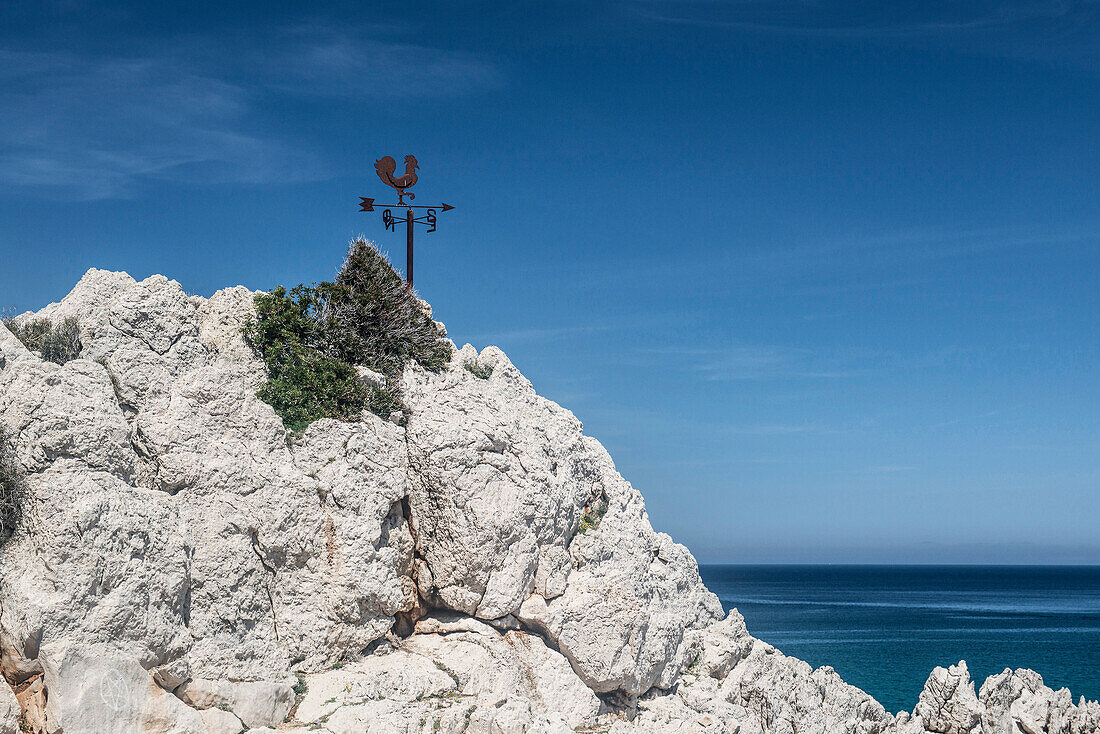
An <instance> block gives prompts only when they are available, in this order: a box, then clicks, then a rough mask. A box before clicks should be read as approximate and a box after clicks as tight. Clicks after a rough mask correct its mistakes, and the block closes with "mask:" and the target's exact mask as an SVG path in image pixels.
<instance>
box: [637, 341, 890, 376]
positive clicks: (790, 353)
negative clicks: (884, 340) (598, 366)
mask: <svg viewBox="0 0 1100 734" xmlns="http://www.w3.org/2000/svg"><path fill="white" fill-rule="evenodd" d="M645 353H646V354H651V355H655V356H661V355H663V356H666V357H674V358H675V359H676V360H677V361H678V362H683V363H685V364H687V365H689V366H690V369H691V370H692V371H694V372H696V373H697V374H698V376H699V377H701V378H702V379H704V380H776V379H815V380H835V379H844V378H853V377H862V376H866V375H869V374H872V373H874V372H875V371H877V370H879V369H880V367H881V363H882V361H883V360H884V358H885V356H886V355H882V354H871V353H859V352H850V353H843V352H834V353H823V352H819V351H816V350H813V349H805V348H797V347H786V346H775V345H766V344H731V345H728V346H725V347H718V348H696V347H686V348H664V349H653V350H645Z"/></svg>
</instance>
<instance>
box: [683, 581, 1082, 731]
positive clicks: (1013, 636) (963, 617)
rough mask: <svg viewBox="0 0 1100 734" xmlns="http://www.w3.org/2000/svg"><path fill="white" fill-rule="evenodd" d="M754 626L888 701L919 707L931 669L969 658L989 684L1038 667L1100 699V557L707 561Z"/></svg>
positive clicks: (1051, 681) (726, 596)
mask: <svg viewBox="0 0 1100 734" xmlns="http://www.w3.org/2000/svg"><path fill="white" fill-rule="evenodd" d="M700 571H701V573H702V576H703V580H704V581H705V582H706V584H707V586H708V587H709V588H710V590H711V591H713V592H714V593H715V594H717V595H718V598H719V599H721V600H722V606H723V607H725V609H726V610H727V611H728V610H730V609H732V608H737V609H738V610H739V611H740V612H741V614H743V615H744V617H745V622H746V624H747V625H748V628H749V632H750V633H751V634H752V635H753V636H754V637H757V638H759V639H762V640H764V641H766V642H769V643H771V644H773V645H775V646H776V647H777V648H779V649H780V650H781V651H782V652H784V653H786V654H787V655H792V656H794V657H797V658H801V659H803V660H805V661H807V662H808V663H810V664H811V665H813V666H814V667H818V666H822V665H830V666H832V667H833V668H835V669H836V671H837V672H838V673H839V674H840V675H841V677H842V678H844V680H846V681H848V682H849V683H851V684H852V685H854V686H857V687H859V688H862V689H863V690H864V691H866V692H867V693H869V694H871V695H872V696H874V697H875V698H876V699H878V701H879V702H880V703H882V705H883V706H885V707H886V709H887V711H890V712H891V713H896V712H898V711H902V710H905V711H911V710H912V709H913V706H914V705H915V704H916V702H917V696H918V695H919V694H920V692H921V689H922V688H923V687H924V682H925V680H926V679H927V678H928V674H929V673H930V672H931V671H932V669H933V668H934V667H936V666H937V665H942V666H944V667H946V666H948V665H952V664H954V663H957V662H958V661H959V660H966V662H967V665H968V666H969V668H970V673H971V677H972V678H973V679H974V680H975V681H976V682H977V684H978V685H979V686H980V685H981V682H982V681H984V680H985V678H986V676H988V675H992V674H994V673H999V672H1001V671H1002V670H1004V669H1005V668H1031V669H1033V670H1036V671H1038V672H1039V674H1041V675H1042V676H1043V681H1044V682H1045V683H1046V684H1047V685H1048V686H1050V687H1051V688H1054V689H1055V690H1057V689H1058V688H1061V687H1063V686H1064V687H1067V688H1069V689H1070V690H1071V691H1072V692H1073V698H1074V702H1076V701H1077V700H1078V699H1079V697H1080V696H1082V695H1083V696H1085V698H1087V699H1100V566H1057V567H1056V566H832V565H828V566H822V565H815V566H783V565H768V566H746V565H703V566H701V567H700Z"/></svg>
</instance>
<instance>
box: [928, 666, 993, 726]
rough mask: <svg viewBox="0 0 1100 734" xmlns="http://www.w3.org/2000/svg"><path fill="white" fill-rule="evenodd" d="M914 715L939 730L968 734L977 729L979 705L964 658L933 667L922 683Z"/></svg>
mask: <svg viewBox="0 0 1100 734" xmlns="http://www.w3.org/2000/svg"><path fill="white" fill-rule="evenodd" d="M913 716H914V717H918V716H919V717H920V719H921V721H922V722H923V723H924V728H925V729H926V730H928V731H933V732H938V733H939V734H968V733H969V732H977V731H980V730H981V707H980V705H979V704H978V696H977V695H976V694H975V693H974V684H973V683H972V682H971V680H970V671H969V670H968V669H967V667H966V662H965V661H960V662H959V664H958V665H952V666H951V667H950V668H936V669H935V670H933V671H932V674H931V675H930V676H929V677H928V682H926V683H925V684H924V690H922V691H921V693H920V698H919V699H918V701H917V707H916V708H915V709H914V710H913Z"/></svg>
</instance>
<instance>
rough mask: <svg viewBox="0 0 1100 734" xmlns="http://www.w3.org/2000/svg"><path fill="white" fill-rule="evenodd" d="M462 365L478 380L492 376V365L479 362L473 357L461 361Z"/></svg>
mask: <svg viewBox="0 0 1100 734" xmlns="http://www.w3.org/2000/svg"><path fill="white" fill-rule="evenodd" d="M462 366H463V367H465V368H466V371H467V372H469V373H470V374H471V375H473V376H474V377H476V378H478V379H480V380H488V379H489V378H490V377H492V376H493V367H492V365H487V364H481V363H480V362H478V361H477V360H474V359H467V360H466V361H465V362H463V363H462Z"/></svg>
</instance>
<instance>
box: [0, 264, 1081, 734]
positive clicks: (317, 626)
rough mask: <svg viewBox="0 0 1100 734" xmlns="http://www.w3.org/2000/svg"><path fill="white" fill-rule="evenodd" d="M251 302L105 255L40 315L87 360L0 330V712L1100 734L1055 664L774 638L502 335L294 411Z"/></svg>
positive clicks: (569, 726)
mask: <svg viewBox="0 0 1100 734" xmlns="http://www.w3.org/2000/svg"><path fill="white" fill-rule="evenodd" d="M252 296H253V294H252V293H251V292H249V291H248V290H246V289H244V288H241V287H237V288H231V289H227V290H223V291H220V292H218V293H216V294H215V295H214V296H213V297H211V298H209V299H204V298H200V297H195V296H187V295H186V294H185V293H184V292H183V290H182V289H181V288H180V286H179V284H178V283H176V282H174V281H170V280H168V279H167V278H164V277H162V276H154V277H151V278H148V279H146V280H144V281H141V282H135V281H134V280H133V279H132V278H131V277H130V276H128V275H126V274H125V273H112V272H105V271H98V270H92V271H89V272H88V273H87V274H86V275H85V276H84V278H83V279H82V280H81V281H80V283H79V284H78V285H77V286H76V287H75V288H74V289H73V291H72V292H71V293H70V294H69V295H68V296H67V297H66V298H65V299H63V300H62V301H61V302H60V303H56V304H51V305H50V306H47V307H46V308H45V309H43V310H42V311H40V312H39V313H38V314H37V317H45V318H48V319H50V320H52V321H54V322H57V321H59V320H61V319H63V318H66V317H73V318H75V319H76V320H77V321H78V323H79V326H80V341H81V344H82V350H81V352H80V355H79V358H78V359H75V360H73V361H70V362H68V363H66V364H64V365H58V364H54V363H52V362H48V361H44V360H43V359H41V358H40V357H39V355H37V354H35V353H32V352H30V351H28V350H27V348H26V347H24V345H23V344H22V343H21V342H20V341H19V340H18V339H17V338H16V337H15V336H14V335H13V334H12V333H11V332H10V331H9V330H8V329H6V328H4V327H2V326H0V426H2V427H3V428H4V429H5V432H6V434H7V436H8V437H9V439H10V440H13V441H14V452H15V456H16V459H17V463H18V466H19V469H20V471H21V473H22V474H23V475H24V476H25V483H26V486H27V488H28V490H29V491H30V493H31V496H32V501H31V503H30V506H29V507H28V511H27V513H26V515H27V516H26V520H25V522H24V523H23V525H22V526H21V527H20V528H19V529H18V530H17V532H16V534H15V535H14V536H13V537H12V538H11V539H10V540H9V541H7V542H6V543H5V544H4V545H3V546H2V548H0V668H2V671H3V675H4V678H5V680H6V681H7V685H3V684H2V683H0V734H9V733H13V732H16V731H17V730H18V727H20V726H22V727H23V731H29V732H36V733H37V732H49V733H50V734H59V733H63V734H112V733H119V734H121V733H123V732H158V733H163V734H168V733H171V734H204V733H209V734H222V733H225V734H230V733H232V734H236V733H237V732H241V731H246V730H253V731H270V730H271V729H275V730H278V731H287V732H307V731H310V732H313V731H320V732H330V733H332V734H337V733H344V732H346V733H348V734H351V733H355V734H361V733H362V732H369V733H371V734H382V733H385V734H390V733H402V734H413V733H416V734H429V733H434V732H444V733H449V734H458V733H460V732H467V733H469V734H490V733H491V734H497V733H500V734H506V733H507V734H511V733H513V732H514V733H516V734H518V733H520V732H528V733H531V734H535V733H551V732H553V733H556V732H562V733H564V732H578V731H580V732H613V733H614V734H626V733H628V732H684V733H687V732H699V733H703V732H730V733H732V732H741V733H742V734H752V733H755V732H776V733H779V734H796V733H797V734H813V733H817V732H821V733H825V732H828V733H830V734H831V733H833V732H838V733H839V732H859V733H861V734H872V733H877V732H899V733H911V734H918V733H920V732H941V733H942V734H963V733H969V732H983V733H988V734H1017V733H1018V732H1026V733H1027V734H1038V732H1047V733H1049V734H1055V733H1057V734H1085V733H1087V732H1098V731H1100V705H1097V703H1095V702H1089V703H1086V702H1085V701H1083V700H1082V701H1079V702H1076V703H1075V702H1074V701H1073V700H1071V698H1070V694H1069V692H1068V691H1065V690H1061V691H1057V692H1055V691H1052V690H1050V689H1049V688H1047V687H1045V686H1044V685H1043V683H1042V679H1041V678H1040V677H1039V676H1038V675H1036V674H1035V673H1033V672H1031V671H1026V670H1019V671H1015V672H1013V671H1007V670H1006V671H1005V672H1004V673H1003V674H1001V675H998V676H994V677H992V678H990V679H989V680H987V681H986V682H985V684H984V685H982V686H981V689H980V691H978V692H976V691H975V688H974V684H973V683H972V682H971V681H970V678H969V674H968V672H967V670H966V667H965V665H960V666H953V667H952V668H951V669H948V670H944V669H937V670H936V671H934V672H933V674H932V676H931V677H930V678H929V681H928V683H927V685H926V687H925V690H924V692H923V693H922V694H921V696H920V700H919V702H915V703H916V707H915V709H914V711H913V712H912V713H911V714H906V713H903V714H900V715H898V716H894V715H891V714H890V713H888V712H886V711H885V710H884V709H883V708H882V706H880V705H879V704H878V703H877V702H875V701H874V700H873V699H872V698H870V697H869V696H867V695H866V694H864V693H863V692H862V691H860V690H858V689H856V688H854V687H852V686H849V685H847V684H846V683H844V682H843V681H842V680H841V679H840V678H839V676H837V674H836V673H835V672H833V671H832V670H831V669H829V668H821V669H818V670H812V669H811V668H810V667H809V666H808V665H807V664H806V663H803V662H801V661H799V660H795V659H793V658H789V657H786V656H784V655H783V654H782V653H780V652H779V651H777V650H776V649H775V648H773V647H771V646H770V645H768V644H766V643H764V642H761V641H760V640H756V639H754V638H752V637H751V636H750V635H749V633H748V632H747V630H746V627H745V623H744V621H743V620H742V618H741V616H740V615H739V614H737V612H731V613H730V614H729V615H728V616H725V615H723V612H722V608H721V606H720V604H719V603H718V599H717V597H715V596H714V595H713V594H711V593H710V592H709V591H708V590H707V589H706V588H705V587H704V586H703V584H702V582H701V580H700V578H699V573H698V567H697V565H696V562H695V559H694V558H693V557H692V556H691V554H690V553H689V552H688V551H687V549H685V548H684V547H683V546H680V545H677V544H676V543H675V542H673V541H672V540H671V539H670V538H669V537H668V536H667V535H664V534H661V533H656V532H654V530H653V529H652V527H651V526H650V523H649V520H648V518H647V516H646V511H645V506H644V502H643V500H642V497H641V495H640V494H639V493H638V492H637V491H636V490H635V489H633V488H632V487H631V486H630V484H629V483H627V482H626V481H625V480H624V479H623V478H622V477H621V476H620V475H619V474H618V473H617V472H616V470H615V467H614V464H613V463H612V461H611V458H610V457H609V456H608V454H607V452H606V451H604V449H603V447H602V446H600V444H599V443H598V442H596V441H595V440H594V439H592V438H589V437H586V436H585V435H584V434H583V432H582V428H581V424H580V423H579V422H578V421H577V419H576V418H575V417H574V416H573V415H572V413H570V412H569V411H567V410H565V409H563V408H561V407H559V406H557V405H555V404H554V403H552V402H550V401H548V400H545V399H543V398H541V397H539V396H538V395H536V394H535V392H534V390H533V389H532V387H531V385H530V383H529V382H528V381H527V380H526V379H525V378H524V377H523V375H521V374H520V373H519V372H518V370H516V368H515V367H514V366H513V365H512V364H511V363H510V362H509V361H508V358H507V357H506V356H505V355H504V354H503V353H502V352H501V351H500V350H498V349H496V348H494V347H489V348H487V349H485V350H483V351H482V352H481V353H480V354H479V353H477V352H476V351H475V350H474V349H473V348H472V347H470V346H466V347H464V348H463V349H462V350H460V351H459V352H458V353H457V354H456V355H455V357H454V358H453V359H452V360H451V364H450V366H449V367H447V368H446V369H443V370H441V371H440V372H438V373H433V372H429V371H425V370H423V369H420V368H417V367H413V366H410V367H408V368H407V369H406V370H405V373H404V378H403V385H402V391H403V395H404V401H405V403H406V405H407V406H408V412H407V414H406V415H405V420H404V421H403V422H399V421H389V420H383V419H381V418H378V417H377V416H375V415H373V414H371V413H364V414H363V416H362V417H361V419H360V420H358V421H356V422H338V421H334V420H329V419H325V420H320V421H317V422H315V423H313V424H312V425H311V426H310V427H309V428H308V429H307V430H306V431H305V432H304V433H303V434H300V435H296V434H290V433H288V432H287V431H286V430H285V429H284V427H283V424H282V421H281V420H280V418H279V417H278V416H277V415H276V414H275V412H274V411H273V409H272V408H271V407H270V406H269V405H267V404H266V403H264V402H262V401H261V400H260V399H258V398H257V397H256V391H257V389H258V388H259V386H260V385H261V384H262V382H263V381H264V379H265V368H264V364H263V363H262V362H261V361H259V360H258V359H257V358H256V357H255V355H254V354H253V353H252V351H251V349H250V348H249V347H248V346H247V345H246V344H245V342H244V341H243V338H242V335H241V328H242V326H243V325H244V323H245V322H246V320H247V319H248V318H249V316H250V315H251V314H252V313H253V297H252ZM27 318H30V316H28V315H24V316H22V317H20V319H27ZM17 323H19V320H17ZM467 361H476V362H477V363H478V364H479V365H482V366H483V367H485V368H491V369H492V372H491V374H490V375H489V376H488V378H482V377H479V376H478V375H475V374H474V373H473V372H471V371H470V370H468V369H466V368H465V366H464V363H466V362H467ZM402 423H403V425H402ZM750 622H751V620H750Z"/></svg>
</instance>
